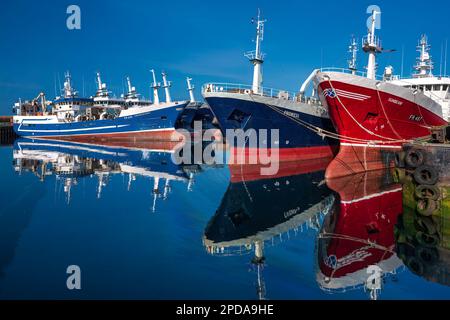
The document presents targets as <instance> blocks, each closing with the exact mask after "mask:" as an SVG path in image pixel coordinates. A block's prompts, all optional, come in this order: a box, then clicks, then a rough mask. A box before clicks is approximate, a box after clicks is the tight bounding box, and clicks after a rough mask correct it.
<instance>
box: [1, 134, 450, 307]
mask: <svg viewBox="0 0 450 320" xmlns="http://www.w3.org/2000/svg"><path fill="white" fill-rule="evenodd" d="M19 142H20V141H19ZM22 142H23V141H22ZM33 143H34V145H33ZM149 150H150V151H149ZM102 155H103V156H102ZM167 159H170V157H169V158H167V154H166V152H164V151H161V150H156V151H151V148H150V149H148V150H141V149H139V148H137V149H136V148H134V149H127V148H119V149H118V148H113V149H111V148H109V149H108V148H106V147H98V146H89V148H88V149H86V148H85V146H81V147H80V146H77V145H74V144H72V145H70V144H69V145H65V144H64V143H62V142H58V143H55V144H53V145H52V144H40V143H39V142H32V143H25V144H24V145H22V146H21V145H20V143H18V142H17V141H16V142H15V144H14V146H2V147H0V177H1V182H2V183H1V184H0V298H1V299H258V298H264V299H302V300H303V299H369V298H370V292H369V291H370V290H369V289H368V288H367V286H366V285H365V282H364V281H358V280H355V279H354V276H355V274H367V277H368V276H369V274H368V273H367V272H366V269H367V267H368V265H373V264H378V262H379V265H380V266H381V265H383V263H382V262H383V260H389V259H391V260H392V259H394V258H395V259H394V260H395V262H394V263H393V264H391V265H393V266H394V267H393V270H384V271H386V273H385V276H383V278H382V279H381V285H382V286H381V289H380V290H378V292H377V293H378V298H379V299H449V298H450V287H449V286H448V284H449V283H448V279H449V278H448V271H447V270H448V268H449V261H446V262H445V261H444V262H443V264H442V265H443V266H441V267H439V268H440V269H439V270H441V271H442V270H443V269H444V271H442V272H444V273H445V272H446V275H447V278H446V279H447V283H441V282H442V281H440V280H436V279H437V278H439V279H441V278H442V277H433V275H430V274H427V273H426V272H424V273H423V274H422V275H418V274H417V273H414V272H412V271H410V269H409V268H408V267H407V266H405V264H404V261H403V259H400V258H397V257H396V254H395V253H394V254H392V252H393V251H395V247H396V244H395V241H392V239H394V236H393V234H392V233H393V229H392V228H393V225H394V223H391V224H390V225H389V228H387V229H386V230H387V231H386V230H385V229H383V227H379V226H378V227H376V228H377V232H378V235H379V238H377V239H388V240H386V241H388V242H389V241H390V242H392V243H388V244H386V243H384V242H383V241H384V240H381V241H382V242H383V246H385V247H389V248H390V249H389V250H390V251H389V253H387V254H386V255H384V256H382V257H381V258H380V259H379V261H378V260H377V261H375V262H373V261H370V262H368V263H367V264H365V263H364V261H362V260H364V258H361V261H358V262H357V263H356V265H355V266H354V268H353V264H352V262H348V263H349V264H350V267H352V268H353V269H351V270H350V269H349V270H347V271H346V272H344V274H340V273H339V270H337V269H336V270H335V271H336V273H335V274H332V275H331V276H330V277H329V278H334V279H335V280H336V281H335V280H334V279H332V280H331V282H328V281H325V282H321V281H320V280H319V278H320V276H319V274H320V273H326V271H323V270H326V267H323V261H325V260H324V259H322V255H321V254H320V252H321V251H320V250H321V247H324V246H325V249H324V250H325V251H326V252H328V253H327V254H326V256H327V258H330V257H334V258H335V259H337V260H338V261H341V260H339V259H341V258H340V254H341V253H340V252H344V253H343V255H347V254H348V256H351V252H356V251H358V250H359V251H361V250H362V249H361V248H359V247H357V248H355V249H353V248H352V247H351V245H348V246H349V247H350V251H351V252H350V253H348V252H346V250H345V249H346V248H343V247H342V246H344V247H345V246H346V244H345V241H341V242H339V241H338V242H333V241H331V243H330V244H327V243H324V244H323V245H318V243H319V241H321V240H320V239H321V234H324V233H323V230H324V228H325V227H324V224H326V223H327V219H329V216H331V215H333V214H336V213H333V211H336V210H338V208H341V209H340V210H341V211H342V210H344V209H343V208H344V207H343V206H342V205H341V204H342V203H341V204H340V203H339V201H340V200H339V199H340V197H341V196H342V195H340V193H339V192H337V191H336V190H331V189H330V188H328V187H327V185H326V184H324V182H323V170H317V169H314V170H312V171H308V169H307V165H306V164H302V165H298V166H296V167H295V166H294V167H295V168H296V169H295V170H290V169H289V170H288V169H286V170H285V171H283V170H284V168H285V167H282V168H281V169H282V171H280V174H279V175H277V176H274V177H261V176H257V177H255V176H253V175H252V174H251V172H253V171H251V170H250V169H248V168H240V169H239V170H240V171H239V170H238V171H239V172H241V175H239V174H237V175H236V171H235V170H234V171H233V170H231V169H230V168H229V167H228V166H227V165H218V166H210V165H198V166H196V167H195V170H192V167H184V168H183V166H175V164H173V163H170V162H167ZM305 165H306V169H305ZM43 167H45V169H44V170H43V169H42V168H43ZM289 168H290V167H289ZM247 169H248V173H249V174H248V175H247V174H246V172H244V173H242V172H243V171H245V170H247ZM296 170H297V171H296ZM284 172H288V173H286V174H285V173H284ZM155 177H158V179H159V180H158V191H155ZM167 180H169V183H168V185H166V181H167ZM130 181H131V183H130ZM165 186H166V188H165ZM400 197H401V195H400ZM340 205H341V206H340ZM357 209H358V210H356V211H357V212H359V213H358V214H360V215H362V216H364V214H365V212H364V207H359V208H357ZM278 211H279V212H278ZM354 212H355V211H351V210H349V211H348V212H347V213H346V215H350V214H353V213H354ZM397 214H398V215H400V214H401V212H398V213H397ZM302 215H303V216H302ZM335 218H336V217H335ZM336 219H337V222H336V223H335V226H336V227H335V228H336V229H337V228H339V227H340V226H341V227H342V228H343V230H346V228H347V227H349V225H348V223H353V221H356V220H357V219H356V220H355V219H352V217H348V216H344V213H343V212H341V215H340V216H339V215H338V216H337V218H336ZM342 219H348V220H342ZM361 219H363V220H364V219H365V218H364V217H361ZM340 220H342V221H340ZM346 221H348V222H346ZM341 222H342V223H341ZM367 225H369V224H366V227H367ZM370 226H372V225H371V224H370ZM357 228H358V226H355V228H354V229H352V228H349V230H350V232H352V230H356V229H357ZM347 229H348V228H347ZM335 232H336V231H335ZM386 232H390V233H389V234H385V233H386ZM382 233H383V234H382ZM371 234H372V233H371ZM352 237H354V235H352ZM352 239H353V238H352ZM389 239H391V240H389ZM366 240H367V239H364V238H362V242H361V243H364V246H365V245H367V243H369V242H367V241H366ZM352 241H353V240H352ZM364 241H366V242H364ZM358 243H359V242H358ZM257 244H262V248H263V249H262V254H261V252H258V250H257V248H256V247H257ZM352 245H353V244H352ZM362 246H363V245H362ZM322 249H323V248H322ZM352 250H353V251H352ZM364 250H367V251H368V252H369V253H372V251H371V250H372V249H364ZM439 250H441V251H439V252H448V251H445V250H448V248H440V249H439ZM386 252H387V251H386ZM262 256H263V257H262ZM342 259H343V261H344V260H345V259H344V258H342ZM348 259H350V258H348ZM405 259H406V260H407V258H405ZM406 260H405V261H406ZM330 261H331V260H330ZM338 263H339V262H338ZM70 265H77V266H79V267H80V270H81V289H80V290H69V289H68V288H67V285H66V281H67V278H68V277H69V274H67V273H66V270H67V267H68V266H70ZM321 266H322V268H323V270H322V271H321ZM445 267H447V269H445ZM382 268H383V267H382ZM427 270H428V269H427ZM430 270H433V269H432V268H431V269H430ZM444 278H445V277H444ZM433 279H434V280H433ZM327 282H328V284H327ZM330 283H331V284H332V285H330ZM346 283H347V284H348V283H350V285H349V286H347V285H346ZM328 285H330V287H333V288H330V287H329V288H327V286H328Z"/></svg>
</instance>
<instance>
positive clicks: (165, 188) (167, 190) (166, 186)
mask: <svg viewBox="0 0 450 320" xmlns="http://www.w3.org/2000/svg"><path fill="white" fill-rule="evenodd" d="M169 182H170V180H169V179H166V183H165V184H164V192H163V199H164V200H166V199H167V196H168V195H169V192H170V185H169Z"/></svg>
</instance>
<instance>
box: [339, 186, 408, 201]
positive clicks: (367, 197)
mask: <svg viewBox="0 0 450 320" xmlns="http://www.w3.org/2000/svg"><path fill="white" fill-rule="evenodd" d="M402 190H403V189H402V188H397V189H394V190H389V191H384V192H380V193H374V194H371V195H369V196H365V197H362V198H359V199H354V200H349V201H342V200H341V203H342V204H352V203H355V202H360V201H364V200H369V199H373V198H376V197H380V196H382V195H385V194H389V193H395V192H400V191H402Z"/></svg>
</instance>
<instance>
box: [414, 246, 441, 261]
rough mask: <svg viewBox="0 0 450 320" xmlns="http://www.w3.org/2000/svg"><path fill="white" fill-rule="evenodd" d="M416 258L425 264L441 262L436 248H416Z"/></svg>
mask: <svg viewBox="0 0 450 320" xmlns="http://www.w3.org/2000/svg"><path fill="white" fill-rule="evenodd" d="M416 257H417V258H418V259H419V260H420V261H422V262H423V263H425V264H432V263H435V262H436V261H438V260H439V253H438V252H437V250H436V248H427V247H422V246H418V247H416Z"/></svg>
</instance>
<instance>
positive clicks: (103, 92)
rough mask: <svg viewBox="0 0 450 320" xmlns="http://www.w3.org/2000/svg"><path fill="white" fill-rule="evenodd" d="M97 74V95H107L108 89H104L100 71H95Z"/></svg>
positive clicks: (104, 84)
mask: <svg viewBox="0 0 450 320" xmlns="http://www.w3.org/2000/svg"><path fill="white" fill-rule="evenodd" d="M96 76H97V93H96V96H97V97H107V96H108V90H107V89H106V83H103V82H102V78H101V76H100V72H96Z"/></svg>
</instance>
